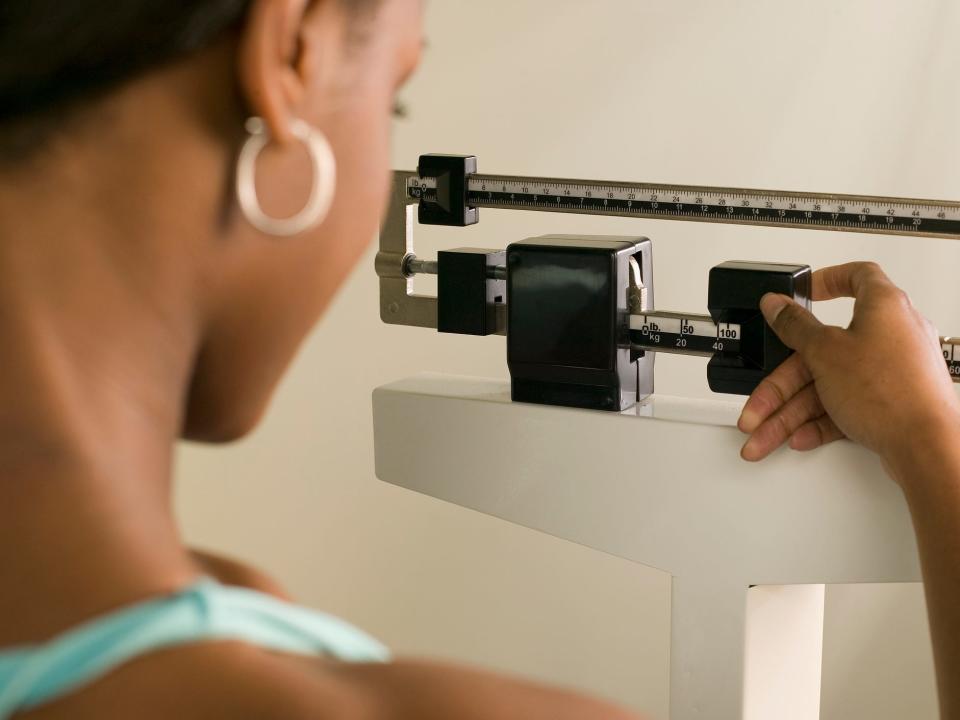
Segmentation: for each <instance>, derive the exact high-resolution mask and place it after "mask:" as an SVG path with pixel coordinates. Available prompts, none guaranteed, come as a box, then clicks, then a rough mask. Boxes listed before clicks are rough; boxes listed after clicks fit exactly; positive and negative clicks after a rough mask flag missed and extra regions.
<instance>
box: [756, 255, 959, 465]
mask: <svg viewBox="0 0 960 720" xmlns="http://www.w3.org/2000/svg"><path fill="white" fill-rule="evenodd" d="M812 286H813V287H812V297H813V299H814V300H831V299H833V298H838V297H852V298H855V300H856V302H855V305H854V310H853V319H852V321H851V323H850V326H849V328H847V329H846V330H844V329H843V328H839V327H832V326H827V325H823V324H822V323H820V321H819V320H817V319H816V318H815V317H814V316H813V315H812V314H811V313H810V312H808V311H807V310H806V309H805V308H803V307H802V306H800V305H798V304H797V303H795V302H794V301H793V300H791V299H790V298H787V297H785V296H783V295H773V294H769V295H766V296H764V298H763V299H762V300H761V301H760V308H761V311H762V312H763V315H764V317H765V318H766V320H767V323H768V324H769V325H770V326H771V327H772V328H773V330H774V332H776V333H777V335H778V336H779V337H780V339H781V340H783V342H784V343H785V344H786V345H787V346H788V347H790V348H792V349H794V350H796V353H795V354H794V355H792V356H791V357H790V358H789V359H787V360H786V361H785V362H784V363H783V364H782V365H781V366H780V367H778V368H777V369H776V370H774V371H773V372H772V373H771V374H770V375H769V376H768V377H767V378H766V379H765V380H764V381H763V382H762V383H760V385H759V386H758V387H757V389H756V390H755V391H754V392H753V395H751V396H750V399H749V400H747V403H746V405H745V406H744V408H743V413H742V414H741V416H740V421H739V423H738V425H739V428H740V430H742V431H743V432H745V433H749V434H750V438H749V439H748V440H747V442H746V444H745V445H744V446H743V450H742V451H741V455H742V457H743V458H744V459H745V460H750V461H756V460H762V459H763V458H765V457H766V456H767V455H769V454H770V453H771V452H773V451H774V450H775V449H777V448H778V447H780V446H781V445H782V444H784V443H786V442H789V444H790V447H791V448H793V449H794V450H812V449H814V448H817V447H820V446H821V445H824V444H826V443H829V442H832V441H834V440H838V439H840V438H843V437H848V438H850V439H851V440H853V441H855V442H857V443H860V444H861V445H863V446H865V447H867V448H869V449H871V450H873V451H875V452H877V453H878V454H880V455H881V457H883V458H885V459H890V457H891V456H893V455H896V454H897V453H899V452H900V451H901V450H904V449H905V448H909V447H910V445H911V444H916V443H918V442H923V441H924V440H925V439H926V438H928V437H929V434H930V433H931V432H935V431H938V430H941V429H944V430H946V431H950V432H953V431H954V428H957V429H960V402H958V399H957V396H956V393H955V392H954V389H953V383H952V381H951V378H950V374H949V372H948V370H947V368H946V363H945V362H944V360H943V355H942V354H941V350H940V340H939V337H938V336H937V331H936V329H935V328H934V327H933V326H932V325H931V324H930V323H929V322H928V321H927V320H926V318H924V317H923V316H922V315H920V313H918V312H917V310H916V309H915V308H914V307H913V305H912V304H911V303H910V299H909V298H908V297H907V295H906V294H905V293H904V292H903V291H902V290H900V289H899V288H898V287H897V286H896V285H894V284H893V283H892V282H891V281H890V279H889V278H888V277H887V276H886V274H884V272H883V271H882V270H881V269H880V268H879V267H878V266H877V265H876V264H874V263H850V264H847V265H838V266H834V267H828V268H824V269H822V270H819V271H817V272H815V273H814V274H813V278H812Z"/></svg>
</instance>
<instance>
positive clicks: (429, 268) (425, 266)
mask: <svg viewBox="0 0 960 720" xmlns="http://www.w3.org/2000/svg"><path fill="white" fill-rule="evenodd" d="M404 272H405V274H406V275H408V276H410V277H413V276H414V275H439V274H440V263H439V262H437V261H436V260H421V259H420V258H418V257H416V256H415V255H412V256H410V257H408V258H407V261H406V263H405V264H404ZM487 279H489V280H506V279H507V268H506V267H505V266H503V265H494V266H492V267H488V268H487Z"/></svg>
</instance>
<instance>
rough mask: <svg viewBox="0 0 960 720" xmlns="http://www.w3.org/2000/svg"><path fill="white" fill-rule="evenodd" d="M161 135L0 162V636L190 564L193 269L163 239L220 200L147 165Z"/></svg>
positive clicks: (116, 598) (149, 589)
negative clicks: (8, 165)
mask: <svg viewBox="0 0 960 720" xmlns="http://www.w3.org/2000/svg"><path fill="white" fill-rule="evenodd" d="M145 112H146V111H145ZM147 116H149V113H147ZM124 152H128V153H131V152H132V153H140V155H139V156H138V160H139V161H140V162H141V163H142V164H143V166H146V167H140V168H138V169H137V171H136V172H132V171H129V169H128V168H127V166H128V165H129V161H128V160H127V161H126V162H124V161H123V153H124ZM171 152H176V150H175V149H172V148H166V147H126V148H123V149H122V150H121V151H119V152H118V151H117V150H116V149H115V148H107V149H105V150H104V157H103V158H96V159H91V158H81V159H79V160H78V161H77V162H76V164H75V166H72V165H71V163H70V162H63V163H51V166H52V167H54V169H53V170H51V171H50V172H44V173H35V174H30V175H27V174H25V175H24V178H22V180H17V179H16V178H12V177H10V176H8V175H4V174H0V588H2V589H3V591H2V592H0V648H3V647H7V646H10V645H16V644H24V643H33V642H37V641H40V640H42V639H44V638H46V637H49V636H51V635H53V634H55V633H57V632H60V631H63V630H65V629H67V628H69V627H71V626H73V625H75V624H77V623H78V622H81V621H83V620H84V619H86V618H89V617H91V616H94V615H96V614H99V613H102V612H105V611H107V610H109V609H111V608H114V607H118V606H120V605H123V604H126V603H130V602H133V601H136V600H138V599H141V598H143V597H147V596H150V595H156V594H159V593H164V592H169V591H170V590H173V589H175V588H178V587H181V586H183V585H184V584H186V583H188V582H190V580H191V579H192V578H193V577H195V575H196V573H197V570H196V567H195V565H194V564H193V562H192V560H191V559H190V556H189V554H188V552H187V551H186V549H185V548H184V546H183V544H182V542H181V540H180V538H179V535H178V531H177V527H176V523H175V521H174V519H173V516H172V512H171V499H170V494H171V487H170V486H171V465H172V452H173V446H174V443H175V442H176V441H177V438H178V437H179V434H180V432H181V427H182V424H183V412H184V403H185V397H186V392H187V388H188V387H189V383H190V376H191V373H192V367H193V363H194V354H195V353H196V351H197V347H198V345H199V342H200V336H201V335H202V329H203V328H202V324H203V317H202V313H203V302H202V298H200V297H198V293H199V292H200V290H199V288H201V287H202V282H201V281H200V279H199V278H198V277H196V275H197V272H198V270H197V268H196V267H195V265H196V263H194V266H189V265H188V264H187V263H186V261H185V260H184V257H185V255H187V254H186V253H184V252H182V248H181V249H179V250H178V251H176V252H174V251H172V250H170V248H172V245H173V244H175V243H178V242H184V241H185V240H184V233H185V232H193V233H196V232H198V230H197V229H196V228H193V229H192V230H191V226H190V225H189V223H190V222H191V221H194V222H195V223H196V227H200V228H202V227H204V224H203V220H204V218H203V216H202V215H201V216H199V217H200V220H198V219H197V217H198V216H197V213H198V212H200V211H199V210H198V209H197V208H199V207H216V206H217V204H216V202H215V201H214V200H212V199H211V198H210V197H197V195H198V193H197V191H196V188H190V187H189V186H188V185H185V184H184V183H183V182H182V178H180V177H162V176H158V175H151V173H150V172H149V164H150V162H151V154H153V153H161V154H162V153H166V154H167V155H168V157H166V158H165V159H164V160H165V162H164V163H158V164H157V165H158V167H167V166H169V165H170V164H172V163H170V162H169V154H170V153H171ZM183 152H184V153H190V152H193V156H192V157H193V158H194V160H193V161H194V162H195V161H196V159H195V158H196V152H195V148H190V147H185V148H183ZM94 160H96V161H94ZM221 160H222V159H221V158H219V157H216V158H213V161H217V162H219V161H221ZM91 167H99V168H101V169H102V174H101V175H100V176H99V177H92V176H91V172H90V168H91ZM138 184H139V186H138ZM209 192H210V193H211V194H213V193H216V192H217V189H216V188H211V189H210V190H209ZM118 197H123V198H124V202H123V205H122V206H118V204H117V202H116V198H118ZM172 209H176V211H175V212H174V211H172ZM212 224H213V223H210V225H212ZM195 239H196V238H195V236H194V238H191V240H195ZM187 260H189V258H187Z"/></svg>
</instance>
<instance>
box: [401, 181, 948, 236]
mask: <svg viewBox="0 0 960 720" xmlns="http://www.w3.org/2000/svg"><path fill="white" fill-rule="evenodd" d="M407 191H408V196H409V197H410V199H411V200H420V201H423V202H427V203H429V202H436V200H437V181H436V178H429V177H427V178H419V177H411V178H410V179H409V181H408V183H407ZM467 200H468V202H469V203H470V205H472V206H474V207H480V208H483V207H490V208H503V209H510V210H539V211H545V212H568V213H589V214H591V215H616V216H623V217H637V218H652V219H660V220H688V221H699V222H716V223H727V224H735V225H767V226H774V227H790V228H801V229H810V230H838V231H850V232H865V233H878V234H885V235H913V236H925V237H939V238H948V239H954V240H956V239H960V203H956V202H948V201H937V200H908V199H903V198H879V197H868V196H858V195H831V194H816V193H798V192H780V191H771V190H743V189H736V188H716V187H696V186H689V185H676V186H673V185H654V184H647V183H619V182H603V181H589V180H556V179H550V178H535V177H508V176H496V175H472V176H470V178H469V180H468V193H467Z"/></svg>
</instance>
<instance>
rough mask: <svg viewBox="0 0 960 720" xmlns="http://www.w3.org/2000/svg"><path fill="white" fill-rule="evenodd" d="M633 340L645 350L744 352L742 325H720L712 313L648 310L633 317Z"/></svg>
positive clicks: (711, 352)
mask: <svg viewBox="0 0 960 720" xmlns="http://www.w3.org/2000/svg"><path fill="white" fill-rule="evenodd" d="M630 342H631V344H632V345H633V346H634V347H636V348H638V349H641V350H653V351H657V352H673V353H681V354H683V355H707V356H710V355H713V354H714V353H718V352H728V353H737V352H739V351H740V326H739V325H734V324H732V323H720V324H719V325H717V324H716V323H714V322H713V320H711V319H710V316H709V315H682V314H680V313H666V312H658V313H646V314H643V315H631V316H630Z"/></svg>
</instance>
